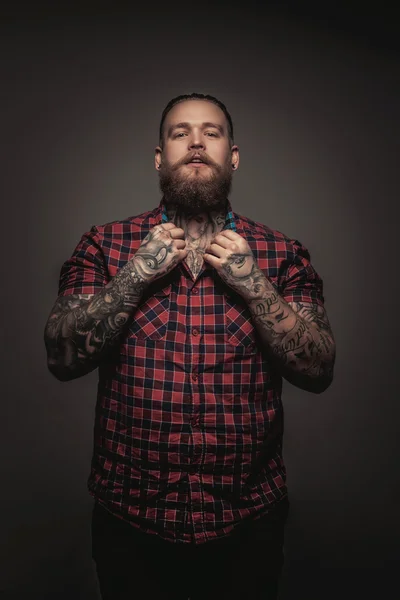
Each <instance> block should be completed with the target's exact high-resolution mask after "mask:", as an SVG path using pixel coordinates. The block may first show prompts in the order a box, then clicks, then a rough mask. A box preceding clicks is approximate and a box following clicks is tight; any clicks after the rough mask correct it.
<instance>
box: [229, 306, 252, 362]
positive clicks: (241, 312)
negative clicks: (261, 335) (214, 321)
mask: <svg viewBox="0 0 400 600" xmlns="http://www.w3.org/2000/svg"><path fill="white" fill-rule="evenodd" d="M225 308H226V310H225V328H226V341H227V343H228V344H230V345H231V346H235V347H240V348H242V349H243V350H246V351H248V352H254V351H255V349H256V335H255V329H254V325H253V322H252V320H251V313H250V310H249V308H248V307H247V306H246V304H244V301H242V302H240V300H239V299H237V300H236V299H235V298H233V297H229V296H225Z"/></svg>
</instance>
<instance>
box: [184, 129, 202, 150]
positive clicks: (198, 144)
mask: <svg viewBox="0 0 400 600" xmlns="http://www.w3.org/2000/svg"><path fill="white" fill-rule="evenodd" d="M188 142H189V143H188V148H189V150H199V149H202V150H204V149H205V145H204V141H203V139H202V136H201V133H200V131H197V130H193V132H192V135H191V136H190V137H189V140H188Z"/></svg>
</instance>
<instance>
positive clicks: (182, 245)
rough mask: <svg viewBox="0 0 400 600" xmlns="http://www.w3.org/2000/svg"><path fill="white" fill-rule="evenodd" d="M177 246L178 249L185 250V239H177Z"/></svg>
mask: <svg viewBox="0 0 400 600" xmlns="http://www.w3.org/2000/svg"><path fill="white" fill-rule="evenodd" d="M175 248H178V250H183V249H184V248H186V242H185V240H175Z"/></svg>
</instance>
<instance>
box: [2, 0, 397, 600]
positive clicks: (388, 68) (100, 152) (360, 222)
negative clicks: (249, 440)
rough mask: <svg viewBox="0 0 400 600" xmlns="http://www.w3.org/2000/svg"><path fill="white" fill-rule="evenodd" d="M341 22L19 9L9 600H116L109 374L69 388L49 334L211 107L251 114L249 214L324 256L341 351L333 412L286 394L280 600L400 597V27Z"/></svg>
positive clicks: (7, 253)
mask: <svg viewBox="0 0 400 600" xmlns="http://www.w3.org/2000/svg"><path fill="white" fill-rule="evenodd" d="M300 4H301V8H299V6H300ZM320 4H323V7H322V8H321V6H320ZM325 4H326V3H307V2H303V3H284V2H279V3H278V2H276V3H261V2H260V3H256V2H252V1H246V2H244V3H243V4H241V5H239V4H237V5H236V4H233V3H229V4H228V3H226V4H225V3H222V2H221V3H214V4H213V3H207V2H201V3H193V2H192V3H183V2H182V3H179V2H178V3H171V4H168V3H165V4H163V5H162V4H160V5H158V4H154V3H148V4H146V6H145V7H144V6H141V7H139V6H138V7H137V8H136V9H135V10H134V9H130V10H129V11H128V10H127V9H124V8H122V6H121V8H118V6H117V5H116V4H114V5H113V9H112V10H111V9H110V8H108V7H107V5H105V4H104V5H102V4H98V5H97V6H96V9H94V8H93V9H91V8H89V7H87V6H86V5H82V4H81V5H80V7H79V9H78V8H75V7H74V8H71V5H68V6H66V7H64V8H62V7H61V5H57V8H51V7H49V6H47V7H46V6H40V7H39V5H38V4H35V5H34V6H29V7H26V6H25V7H23V6H21V5H15V4H14V5H13V6H12V7H8V9H7V8H6V9H3V13H2V17H1V22H2V26H1V48H0V50H1V54H0V57H1V98H2V108H1V142H2V144H1V146H2V155H1V165H2V199H3V202H2V220H1V238H0V239H1V243H2V261H1V264H2V268H3V274H2V280H1V281H2V294H1V297H2V301H3V303H2V306H3V308H2V315H3V320H4V323H3V326H2V332H3V343H2V392H3V393H2V400H3V401H2V408H3V418H2V420H1V424H2V436H1V439H2V454H1V455H2V471H1V474H2V475H1V481H2V498H1V505H0V508H1V519H2V523H1V532H2V535H1V538H2V547H1V561H0V562H1V569H2V571H1V573H0V596H1V598H2V599H3V598H4V599H5V600H9V599H16V598H18V599H25V598H32V597H40V598H41V599H42V600H47V599H48V600H50V599H51V600H53V599H54V598H57V599H58V600H64V599H65V600H67V599H68V600H69V599H71V600H72V599H79V600H80V599H82V600H83V599H85V600H97V599H98V598H99V596H98V591H97V582H96V577H95V575H94V570H93V564H92V562H91V557H90V513H91V507H92V499H91V497H90V496H89V494H88V492H87V491H86V479H87V476H88V474H89V467H90V458H91V445H92V427H93V419H94V407H95V396H96V374H95V373H92V374H90V375H88V376H86V377H84V378H82V379H80V380H77V381H72V382H69V383H60V382H58V381H56V380H55V379H54V378H52V376H51V375H50V374H49V373H48V372H47V369H46V354H45V348H44V343H43V330H44V325H45V322H46V320H47V317H48V315H49V312H50V309H51V307H52V305H53V302H54V300H55V298H56V296H57V286H58V275H59V271H60V267H61V264H62V263H63V262H64V260H66V259H67V258H68V257H69V256H70V254H71V253H72V250H73V248H74V247H75V245H76V243H77V242H78V240H79V238H80V236H81V235H82V233H83V232H84V231H87V230H88V229H89V228H90V226H91V225H93V224H102V223H105V222H108V221H112V220H116V219H122V218H125V217H127V216H130V215H134V214H138V213H140V212H143V211H145V210H148V209H151V208H154V207H155V206H156V205H157V204H158V203H159V199H160V195H159V191H158V180H157V174H156V172H155V171H154V168H153V152H154V147H155V146H156V144H157V142H158V140H157V132H158V124H159V119H160V116H161V112H162V110H163V108H164V106H165V105H166V104H167V102H168V101H169V100H170V99H171V98H172V97H174V96H176V95H179V94H181V93H190V92H193V91H198V92H203V93H210V94H213V95H215V96H217V97H218V98H220V99H221V100H222V101H223V102H225V103H226V105H227V107H228V110H229V111H230V112H231V114H232V117H233V121H234V126H235V137H236V142H237V143H238V145H239V148H240V151H241V164H240V169H239V171H238V172H237V173H236V174H235V177H234V186H233V193H232V196H231V201H232V204H233V207H234V209H235V210H236V211H237V212H239V213H242V214H245V215H246V216H248V217H250V218H253V219H255V220H258V221H261V222H263V223H265V224H267V225H269V226H270V227H272V228H275V229H278V230H280V231H283V232H284V233H286V234H287V235H290V236H293V237H296V238H297V239H299V240H300V241H301V242H302V243H303V244H304V245H305V246H306V247H307V248H308V249H309V250H310V252H311V257H312V262H313V264H314V266H315V267H316V269H317V270H318V272H319V273H320V275H321V276H322V277H323V280H324V283H325V298H326V308H327V311H328V314H329V317H330V320H331V324H332V327H333V330H334V333H335V337H336V341H337V364H336V374H335V380H334V382H333V384H332V386H331V387H330V388H329V389H328V390H327V391H326V392H325V393H324V394H322V395H312V394H310V393H307V392H303V391H301V390H299V389H297V388H295V387H293V386H291V385H290V384H288V383H285V384H284V395H283V402H284V406H285V418H286V432H285V444H284V456H285V460H286V465H287V469H288V486H289V494H290V499H291V514H290V518H289V521H288V525H287V544H286V562H285V571H284V582H283V585H282V599H283V600H288V599H292V598H295V599H296V600H322V599H324V600H325V599H326V600H329V599H332V600H333V599H335V600H336V599H337V598H341V599H342V600H345V599H347V598H349V599H350V598H358V597H360V598H361V597H362V598H383V597H388V596H389V590H392V589H393V590H394V592H393V593H394V596H393V597H395V596H396V594H398V587H399V586H398V584H397V578H396V575H397V573H396V569H398V567H399V558H400V556H399V554H400V553H399V534H400V520H399V516H398V496H399V492H400V486H399V469H398V461H399V443H398V429H399V426H398V422H399V417H400V408H399V393H398V385H397V375H398V370H399V367H398V358H399V353H398V340H399V326H398V315H399V309H398V293H397V292H398V286H399V284H398V281H399V275H398V247H399V246H398V224H397V213H398V210H397V203H398V177H397V174H398V163H399V133H400V132H399V102H400V93H399V92H400V81H399V48H398V21H397V19H396V17H395V13H394V9H389V8H387V7H386V5H385V3H379V4H376V5H374V6H372V7H371V8H368V7H367V6H366V5H363V4H361V3H360V4H358V5H355V4H352V3H346V5H344V4H338V3H329V4H328V6H326V5H325ZM93 6H94V5H93ZM4 416H5V418H4Z"/></svg>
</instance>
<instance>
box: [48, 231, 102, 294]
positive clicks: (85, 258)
mask: <svg viewBox="0 0 400 600" xmlns="http://www.w3.org/2000/svg"><path fill="white" fill-rule="evenodd" d="M108 280H109V278H108V276H107V268H106V264H105V260H104V254H103V251H102V248H101V240H100V236H99V235H98V231H97V228H96V226H93V227H92V228H91V229H90V231H88V232H86V233H84V234H83V236H82V237H81V240H80V242H79V243H78V245H77V246H76V248H75V250H74V252H73V254H72V256H71V258H69V259H68V260H67V261H65V263H64V264H63V265H62V267H61V273H60V279H59V286H58V294H59V296H68V295H70V294H96V293H97V292H98V291H100V290H101V289H102V288H103V287H104V286H105V285H106V284H107V283H108Z"/></svg>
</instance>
